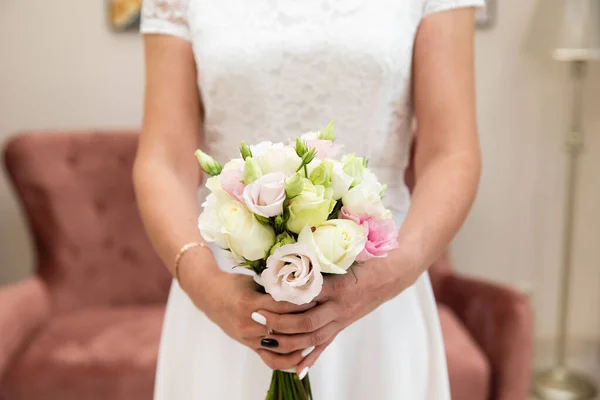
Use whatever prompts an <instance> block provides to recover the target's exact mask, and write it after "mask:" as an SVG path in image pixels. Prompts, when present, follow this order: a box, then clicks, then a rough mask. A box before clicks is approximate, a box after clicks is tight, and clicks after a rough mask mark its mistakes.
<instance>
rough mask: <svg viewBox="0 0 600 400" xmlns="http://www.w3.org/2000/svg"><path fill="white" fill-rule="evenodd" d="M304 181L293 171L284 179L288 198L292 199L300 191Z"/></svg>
mask: <svg viewBox="0 0 600 400" xmlns="http://www.w3.org/2000/svg"><path fill="white" fill-rule="evenodd" d="M303 189H304V181H303V180H302V177H301V176H300V174H299V173H297V172H296V173H295V174H294V175H292V176H291V177H289V178H287V179H286V181H285V194H286V196H287V198H288V199H292V198H294V197H296V196H298V195H299V194H300V193H302V190H303Z"/></svg>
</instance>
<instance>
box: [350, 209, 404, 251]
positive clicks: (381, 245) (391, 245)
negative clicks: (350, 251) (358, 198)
mask: <svg viewBox="0 0 600 400" xmlns="http://www.w3.org/2000/svg"><path fill="white" fill-rule="evenodd" d="M339 216H340V218H343V219H348V220H350V221H354V222H355V223H357V224H358V225H360V226H362V227H363V228H364V229H365V232H367V243H366V244H365V248H364V250H363V251H362V252H361V253H360V254H359V255H358V256H357V257H356V260H357V261H366V260H368V259H369V258H372V257H377V258H382V257H386V256H387V255H388V253H389V252H390V251H391V250H393V249H395V248H396V247H397V246H398V243H397V239H398V228H397V227H396V224H395V223H394V220H393V219H391V218H390V219H384V220H380V219H376V218H373V217H371V216H368V215H352V214H350V213H349V212H348V211H347V209H346V207H343V208H342V210H341V211H340V214H339Z"/></svg>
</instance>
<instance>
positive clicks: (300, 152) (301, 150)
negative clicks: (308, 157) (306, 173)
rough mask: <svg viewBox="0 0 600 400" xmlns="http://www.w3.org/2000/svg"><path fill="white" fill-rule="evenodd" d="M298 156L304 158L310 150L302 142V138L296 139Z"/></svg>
mask: <svg viewBox="0 0 600 400" xmlns="http://www.w3.org/2000/svg"><path fill="white" fill-rule="evenodd" d="M295 150H296V154H298V157H302V156H304V155H305V154H306V152H307V151H308V148H307V147H306V144H305V143H304V142H303V141H302V140H300V138H296V148H295Z"/></svg>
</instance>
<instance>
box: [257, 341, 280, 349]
mask: <svg viewBox="0 0 600 400" xmlns="http://www.w3.org/2000/svg"><path fill="white" fill-rule="evenodd" d="M260 345H261V346H262V347H268V348H269V349H274V348H276V347H279V342H278V341H277V340H275V339H263V340H261V341H260Z"/></svg>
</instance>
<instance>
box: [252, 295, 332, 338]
mask: <svg viewBox="0 0 600 400" xmlns="http://www.w3.org/2000/svg"><path fill="white" fill-rule="evenodd" d="M336 309H337V307H336V305H335V303H333V302H330V301H329V302H327V303H324V304H320V305H318V306H316V307H314V308H312V309H310V310H308V311H305V312H303V313H301V314H275V313H270V312H268V311H263V310H261V311H259V312H258V313H259V314H261V315H262V316H264V317H265V320H266V323H267V326H268V327H269V328H270V329H272V330H273V331H275V332H277V333H285V334H295V333H308V332H314V331H316V330H317V329H320V328H322V327H324V326H325V325H327V324H329V323H331V322H333V321H335V319H336V317H337V315H338V313H337V311H336Z"/></svg>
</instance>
